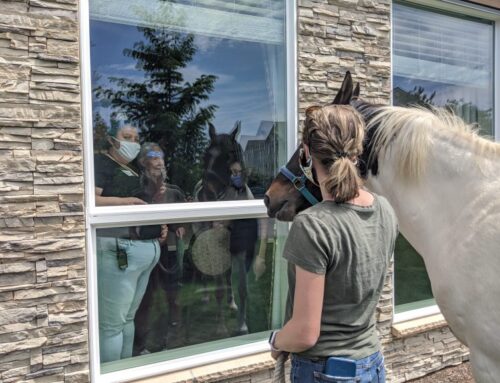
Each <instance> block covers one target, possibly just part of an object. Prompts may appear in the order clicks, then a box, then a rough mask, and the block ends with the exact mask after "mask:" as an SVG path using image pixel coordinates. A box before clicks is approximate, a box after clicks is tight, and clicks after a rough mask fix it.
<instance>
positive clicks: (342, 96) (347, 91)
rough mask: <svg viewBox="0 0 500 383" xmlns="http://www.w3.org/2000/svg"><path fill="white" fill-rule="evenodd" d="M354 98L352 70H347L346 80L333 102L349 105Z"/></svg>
mask: <svg viewBox="0 0 500 383" xmlns="http://www.w3.org/2000/svg"><path fill="white" fill-rule="evenodd" d="M351 98H352V77H351V72H349V71H347V72H346V73H345V77H344V81H342V86H341V87H340V90H339V91H338V93H337V95H336V96H335V98H334V100H333V102H332V104H338V105H347V104H349V103H350V102H351Z"/></svg>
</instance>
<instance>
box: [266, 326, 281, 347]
mask: <svg viewBox="0 0 500 383" xmlns="http://www.w3.org/2000/svg"><path fill="white" fill-rule="evenodd" d="M278 333H279V331H278V330H274V331H272V332H271V334H270V335H269V341H268V343H269V346H270V347H271V350H272V351H274V352H280V351H281V350H280V349H278V348H276V347H274V342H275V341H276V335H278Z"/></svg>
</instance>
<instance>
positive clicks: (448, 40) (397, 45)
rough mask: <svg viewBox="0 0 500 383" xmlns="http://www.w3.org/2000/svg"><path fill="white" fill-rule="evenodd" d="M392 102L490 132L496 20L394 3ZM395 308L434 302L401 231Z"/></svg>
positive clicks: (422, 270) (417, 258)
mask: <svg viewBox="0 0 500 383" xmlns="http://www.w3.org/2000/svg"><path fill="white" fill-rule="evenodd" d="M393 26H394V28H393V31H394V32H393V87H394V89H393V104H394V105H402V106H406V105H412V104H418V105H433V106H440V107H448V108H450V109H452V110H453V111H454V112H455V113H456V114H458V115H459V116H461V117H462V118H463V119H464V120H465V121H467V122H469V123H477V124H478V126H479V128H480V132H481V133H482V134H486V135H490V136H492V135H493V132H494V127H493V57H494V49H493V47H494V44H493V43H494V42H493V36H494V25H493V23H492V22H490V21H485V20H480V19H472V18H466V17H464V16H463V15H454V14H447V13H441V12H437V11H433V10H430V9H425V8H420V7H413V6H407V5H403V4H394V6H393ZM395 300H396V302H395V303H396V312H402V311H407V310H411V309H416V308H421V307H424V306H427V305H430V304H434V300H433V299H432V291H431V287H430V282H429V278H428V276H427V272H426V270H425V265H424V262H423V260H422V258H421V257H420V256H419V255H418V253H417V252H416V251H415V250H414V249H413V247H412V246H411V245H410V244H409V243H408V242H407V241H406V239H405V238H404V237H403V236H400V237H399V238H398V241H397V243H396V250H395Z"/></svg>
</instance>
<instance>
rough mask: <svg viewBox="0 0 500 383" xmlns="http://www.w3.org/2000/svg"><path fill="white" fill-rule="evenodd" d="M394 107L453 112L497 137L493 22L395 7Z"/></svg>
mask: <svg viewBox="0 0 500 383" xmlns="http://www.w3.org/2000/svg"><path fill="white" fill-rule="evenodd" d="M393 9H394V35H393V36H394V39H393V54H394V56H393V57H394V64H393V67H394V76H393V84H394V85H393V86H394V90H393V92H394V95H393V103H394V105H409V104H419V105H435V106H445V107H448V108H450V109H451V110H453V111H454V112H455V113H456V114H457V115H459V116H460V117H462V118H463V119H464V120H465V121H466V122H468V123H477V124H478V125H479V127H480V129H481V133H483V134H485V135H489V136H492V135H493V113H492V111H493V52H494V49H493V32H494V26H493V23H492V22H490V21H486V20H480V19H472V18H465V17H463V16H461V15H451V14H444V13H437V12H434V11H430V10H426V9H421V8H415V7H411V6H406V5H401V4H395V5H394V8H393Z"/></svg>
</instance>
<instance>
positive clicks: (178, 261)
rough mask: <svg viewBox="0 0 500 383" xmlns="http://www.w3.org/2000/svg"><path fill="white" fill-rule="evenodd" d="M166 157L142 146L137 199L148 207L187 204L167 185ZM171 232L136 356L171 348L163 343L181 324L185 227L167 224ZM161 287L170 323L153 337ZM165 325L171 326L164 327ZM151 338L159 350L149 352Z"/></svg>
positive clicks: (140, 324) (141, 313)
mask: <svg viewBox="0 0 500 383" xmlns="http://www.w3.org/2000/svg"><path fill="white" fill-rule="evenodd" d="M164 157H165V155H164V153H163V150H162V149H161V147H160V146H159V145H158V144H156V143H153V142H145V143H143V144H142V146H141V150H140V152H139V155H138V157H137V163H138V165H139V168H140V184H141V190H142V191H141V193H139V194H138V195H137V196H138V197H139V198H141V199H142V200H144V201H146V202H148V203H178V202H186V198H185V196H184V193H183V192H182V190H181V189H180V188H179V187H178V186H177V185H172V184H168V183H166V178H167V174H166V169H165V161H164ZM168 231H169V232H170V234H169V236H168V239H167V240H166V241H165V242H164V244H163V246H161V250H160V254H161V255H160V260H159V261H158V264H157V265H156V267H155V268H154V269H153V271H152V272H151V278H150V279H149V283H148V287H147V289H146V293H145V294H144V298H143V299H142V303H141V305H140V306H139V309H138V310H137V314H136V317H135V323H136V328H137V332H136V339H135V341H134V350H135V351H134V354H146V353H149V352H151V351H160V350H161V349H164V348H165V347H168V344H165V343H164V342H165V341H166V339H167V330H170V331H169V332H168V336H170V337H171V336H172V334H174V333H176V331H172V329H174V328H175V327H176V326H177V325H178V324H179V322H180V320H181V318H180V308H179V305H178V293H179V288H180V283H181V278H182V271H183V270H182V267H183V258H184V236H185V234H186V229H185V224H184V225H182V224H168ZM139 233H140V236H141V238H142V239H144V238H154V237H155V236H158V235H159V234H160V227H159V226H158V225H147V226H141V228H140V230H139ZM158 286H161V288H163V289H164V290H165V293H166V295H167V301H168V321H166V320H164V318H163V317H162V318H161V321H162V323H161V326H160V327H159V328H157V329H156V330H157V331H155V332H154V333H153V331H151V330H152V325H153V322H154V318H153V317H154V315H153V314H155V310H154V307H153V306H154V294H155V291H156V289H157V287H158ZM159 310H160V311H161V313H162V315H163V314H164V312H163V305H160V306H159ZM156 311H158V310H156ZM156 314H157V312H156ZM165 322H167V323H168V325H165ZM159 334H161V335H162V336H161V337H159V338H160V339H158V335H159ZM148 338H154V339H155V341H156V342H155V343H156V349H147V348H146V347H147V346H148V345H147V343H148Z"/></svg>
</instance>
